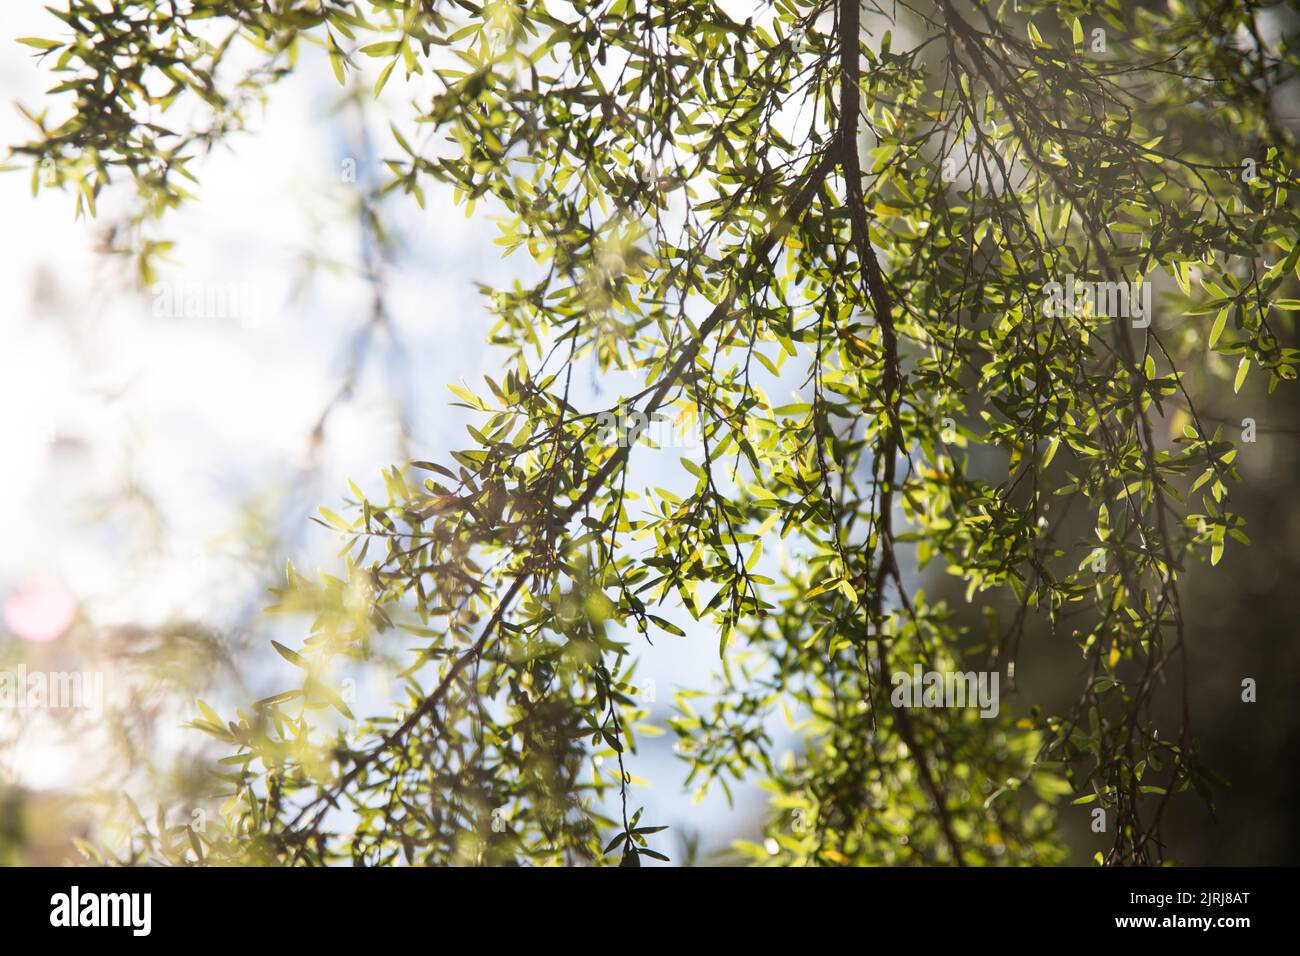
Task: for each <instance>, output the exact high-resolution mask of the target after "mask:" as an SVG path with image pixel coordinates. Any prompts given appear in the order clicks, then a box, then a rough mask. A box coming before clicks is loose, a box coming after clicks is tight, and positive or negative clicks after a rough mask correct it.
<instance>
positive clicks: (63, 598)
mask: <svg viewBox="0 0 1300 956" xmlns="http://www.w3.org/2000/svg"><path fill="white" fill-rule="evenodd" d="M76 617H77V596H76V595H75V594H73V593H72V591H71V590H69V588H68V586H67V585H66V584H64V583H63V582H62V581H60V580H58V579H57V578H48V577H41V578H31V579H30V580H28V581H27V582H26V583H24V584H23V585H22V586H21V587H20V588H18V590H17V591H15V592H14V593H13V594H11V595H10V596H9V597H8V598H7V599H6V600H5V624H7V625H8V626H9V629H10V630H11V631H13V632H14V633H15V634H17V635H18V636H19V637H21V638H22V639H23V640H25V641H37V642H41V643H47V642H49V641H57V640H58V639H59V638H60V637H62V636H63V635H64V633H66V632H67V630H68V628H69V627H71V626H72V622H73V621H74V620H75V619H76Z"/></svg>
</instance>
